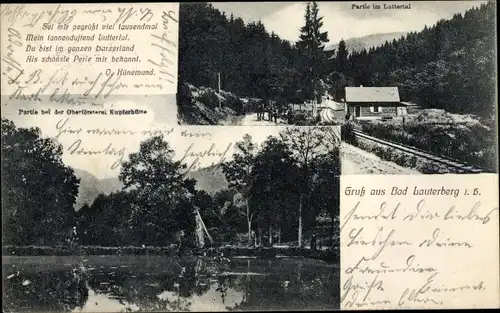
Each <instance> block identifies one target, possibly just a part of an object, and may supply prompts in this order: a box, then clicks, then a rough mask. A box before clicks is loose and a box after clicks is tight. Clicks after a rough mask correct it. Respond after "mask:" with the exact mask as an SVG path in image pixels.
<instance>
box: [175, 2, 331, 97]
mask: <svg viewBox="0 0 500 313" xmlns="http://www.w3.org/2000/svg"><path fill="white" fill-rule="evenodd" d="M179 18H180V20H179V22H180V25H181V27H180V34H179V82H180V83H179V86H180V87H179V88H181V89H182V88H185V87H182V86H183V84H184V83H190V84H193V85H195V86H206V87H212V88H218V77H217V74H218V73H220V78H221V89H223V90H226V91H230V92H233V93H235V94H237V95H239V96H245V97H253V98H260V99H280V98H286V99H287V100H289V101H303V100H305V99H312V97H313V96H314V93H315V91H316V90H317V89H318V88H319V87H320V86H321V83H320V81H321V80H324V77H325V76H326V74H327V70H328V68H327V67H325V63H330V61H329V60H328V58H329V56H331V54H332V53H333V51H330V52H328V51H324V43H325V42H328V38H327V37H328V35H327V33H326V32H322V31H321V30H320V28H321V25H322V18H321V17H320V16H319V11H318V7H317V4H315V3H313V4H312V5H308V13H307V14H306V23H305V26H304V27H303V28H302V29H301V32H302V34H301V39H300V41H299V42H297V44H296V45H292V44H291V43H290V42H288V41H286V40H282V39H281V38H279V36H277V35H276V34H274V33H271V34H269V33H268V32H267V31H266V29H265V27H264V25H263V24H262V23H261V22H260V21H258V22H251V23H248V24H246V25H245V23H244V22H243V20H242V19H241V18H235V17H233V16H232V15H231V16H230V17H229V18H228V17H227V16H226V15H225V13H221V12H220V11H219V10H217V9H215V8H214V7H213V6H212V5H211V4H207V3H196V4H195V3H189V4H181V5H180V13H179ZM179 94H184V91H183V90H179ZM181 99H185V97H181Z"/></svg>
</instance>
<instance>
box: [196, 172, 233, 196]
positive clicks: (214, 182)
mask: <svg viewBox="0 0 500 313" xmlns="http://www.w3.org/2000/svg"><path fill="white" fill-rule="evenodd" d="M187 177H188V178H192V179H195V180H196V181H197V183H196V187H197V188H198V189H200V190H204V191H206V192H208V193H211V194H213V193H215V192H217V191H219V190H222V189H226V188H228V187H229V183H228V182H227V180H226V177H225V176H224V173H223V172H222V168H221V167H215V166H211V167H206V168H202V169H199V170H196V171H191V172H189V173H188V174H187Z"/></svg>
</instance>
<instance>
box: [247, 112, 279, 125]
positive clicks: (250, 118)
mask: <svg viewBox="0 0 500 313" xmlns="http://www.w3.org/2000/svg"><path fill="white" fill-rule="evenodd" d="M265 117H266V118H267V114H266V116H265ZM238 125H241V126H278V125H286V123H285V121H284V120H282V119H280V118H278V123H275V122H270V121H268V120H264V121H258V120H257V113H251V114H248V115H245V117H243V119H241V120H240V121H238Z"/></svg>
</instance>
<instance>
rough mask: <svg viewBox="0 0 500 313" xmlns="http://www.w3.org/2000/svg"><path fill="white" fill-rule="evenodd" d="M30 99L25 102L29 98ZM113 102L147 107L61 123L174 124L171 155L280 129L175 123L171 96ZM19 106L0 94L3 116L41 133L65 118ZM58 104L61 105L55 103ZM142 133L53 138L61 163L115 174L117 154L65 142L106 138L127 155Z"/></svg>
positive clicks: (209, 160)
mask: <svg viewBox="0 0 500 313" xmlns="http://www.w3.org/2000/svg"><path fill="white" fill-rule="evenodd" d="M28 103H29V102H28ZM111 104H113V106H114V107H115V108H116V109H120V108H122V109H136V108H137V109H143V110H147V111H148V114H146V115H129V116H110V115H107V116H98V115H93V116H91V115H88V116H73V117H70V120H69V122H68V123H67V124H66V126H65V127H59V128H64V129H67V130H69V129H73V130H77V129H79V128H82V129H84V130H85V129H88V128H91V129H93V128H98V127H99V128H106V129H108V130H110V129H115V130H122V131H123V130H132V131H137V132H140V131H142V130H145V129H150V130H170V129H171V128H172V127H175V128H176V130H175V131H174V133H172V134H170V135H165V139H167V141H168V142H169V144H170V145H171V147H172V148H173V150H174V151H175V152H176V158H177V159H181V158H182V157H183V156H184V155H185V151H186V150H187V149H188V148H189V146H190V145H191V144H193V143H194V146H193V148H192V150H191V151H192V152H198V153H199V152H203V151H204V150H206V149H209V148H210V146H211V145H212V143H216V146H215V149H214V150H213V151H217V152H223V151H225V150H226V149H227V147H228V145H229V144H233V147H234V143H235V142H236V141H240V140H241V139H242V138H243V136H244V135H245V134H250V135H251V136H252V137H253V140H254V141H255V142H257V143H262V142H263V141H264V140H265V139H266V138H267V137H268V136H270V135H273V136H276V135H278V134H279V132H280V131H281V130H282V129H283V127H274V126H267V127H255V126H227V127H226V126H216V127H213V126H200V127H197V126H190V127H178V125H177V109H176V103H175V96H172V95H167V96H149V97H145V96H127V97H123V96H121V97H115V98H114V99H111V100H110V101H109V102H108V103H107V104H106V105H107V106H108V107H109V106H111ZM23 106H24V107H25V108H26V109H29V108H30V107H31V108H37V109H38V110H40V109H41V108H44V109H48V108H51V109H52V112H53V111H54V110H55V109H56V108H57V106H56V105H53V104H50V103H49V102H44V103H32V105H31V106H30V107H28V106H27V105H26V103H25V104H24V105H23ZM20 107H21V105H20V104H19V103H16V102H10V101H7V100H6V99H5V98H4V99H2V117H5V118H8V119H10V120H12V121H13V122H14V123H15V124H16V125H17V126H18V127H35V126H36V127H39V128H40V129H41V131H42V136H43V137H54V136H56V135H57V134H58V130H57V128H56V125H57V124H58V122H59V123H60V124H59V125H62V123H63V122H64V120H65V119H66V118H68V116H67V115H62V116H61V115H54V114H52V115H44V116H42V115H19V114H18V113H19V112H18V109H19V108H20ZM59 108H60V106H59ZM182 130H189V131H190V132H191V133H195V132H197V133H201V134H206V133H209V134H210V135H206V136H203V137H200V138H198V139H196V138H193V139H190V138H187V137H183V136H181V132H182ZM146 138H147V136H145V135H141V134H137V135H127V136H123V135H122V136H119V135H111V136H110V135H108V136H95V135H88V134H84V132H81V133H80V134H78V135H76V134H68V133H65V134H62V135H60V136H59V138H58V139H57V140H58V142H59V143H61V144H62V145H63V148H64V154H63V162H64V163H65V164H66V165H69V166H72V167H74V168H78V169H82V170H85V171H87V172H90V173H91V174H93V175H94V176H96V177H98V178H107V177H116V176H118V173H119V167H118V168H116V169H111V165H112V164H113V163H114V162H115V161H116V160H117V156H102V155H101V156H81V155H76V154H73V155H71V153H70V152H69V151H68V149H69V147H70V146H71V145H72V144H73V143H74V142H75V141H76V140H78V139H81V140H82V142H81V147H84V148H85V149H87V150H102V149H104V148H106V147H107V146H108V145H109V144H110V143H111V144H112V147H114V148H116V149H117V150H118V149H121V148H125V155H126V156H127V157H128V155H129V154H130V153H133V152H136V151H138V150H139V144H140V142H141V141H143V140H145V139H146ZM233 147H231V148H230V150H229V152H228V159H230V158H231V155H232V154H233V152H234V149H233ZM219 160H220V157H217V156H207V157H205V158H202V159H201V160H200V164H199V165H198V166H199V167H206V166H210V165H212V164H213V163H218V162H219ZM186 161H190V162H193V161H194V157H189V158H186Z"/></svg>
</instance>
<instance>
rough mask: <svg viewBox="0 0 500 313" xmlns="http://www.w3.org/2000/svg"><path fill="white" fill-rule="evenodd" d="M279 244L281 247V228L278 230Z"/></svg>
mask: <svg viewBox="0 0 500 313" xmlns="http://www.w3.org/2000/svg"><path fill="white" fill-rule="evenodd" d="M278 244H279V245H281V226H280V227H279V228H278Z"/></svg>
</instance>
